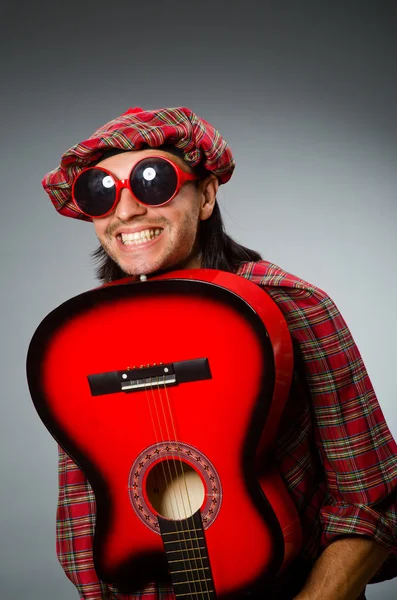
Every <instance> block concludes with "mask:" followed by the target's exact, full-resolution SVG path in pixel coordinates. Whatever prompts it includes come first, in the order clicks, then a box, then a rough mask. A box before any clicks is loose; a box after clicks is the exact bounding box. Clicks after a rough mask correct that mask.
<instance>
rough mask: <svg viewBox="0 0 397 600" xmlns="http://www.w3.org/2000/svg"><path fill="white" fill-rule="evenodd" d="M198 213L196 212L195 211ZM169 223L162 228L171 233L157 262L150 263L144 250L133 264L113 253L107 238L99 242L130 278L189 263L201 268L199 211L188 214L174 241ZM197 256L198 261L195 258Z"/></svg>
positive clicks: (175, 268) (176, 267) (164, 223)
mask: <svg viewBox="0 0 397 600" xmlns="http://www.w3.org/2000/svg"><path fill="white" fill-rule="evenodd" d="M195 212H196V211H195ZM167 225H168V222H167V221H165V220H164V221H163V224H162V225H159V226H161V227H162V228H163V229H164V230H165V229H166V228H167V229H168V231H170V232H171V234H170V237H169V239H168V243H167V245H166V247H165V248H164V249H163V250H162V251H161V255H160V256H159V258H158V259H157V260H150V261H148V260H147V259H146V258H145V255H144V253H145V249H144V247H143V248H142V254H143V256H137V257H135V258H131V262H130V261H129V260H128V258H126V259H125V260H124V261H123V260H121V259H120V258H119V257H118V256H117V253H116V252H114V251H113V249H112V247H111V243H110V240H111V239H112V238H111V237H110V236H108V238H109V241H107V239H106V238H105V239H104V240H99V242H100V244H101V245H102V248H103V249H104V250H105V252H106V254H108V256H110V258H111V259H112V260H113V261H114V262H115V263H116V264H117V265H118V266H119V267H120V269H121V270H122V271H123V272H124V273H125V274H126V275H129V276H132V277H134V276H139V275H150V274H153V273H156V272H157V271H170V270H177V269H183V268H185V266H186V265H187V264H188V263H191V262H195V263H197V265H198V266H199V264H198V263H199V258H198V256H199V254H200V253H199V248H198V245H197V232H198V226H199V218H198V211H197V215H196V214H194V215H192V214H186V216H185V219H184V221H183V222H182V224H181V227H180V228H179V230H178V231H177V232H176V236H175V237H176V239H173V236H172V228H169V227H167ZM196 255H197V260H195V256H196Z"/></svg>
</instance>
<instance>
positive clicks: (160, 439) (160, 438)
mask: <svg viewBox="0 0 397 600" xmlns="http://www.w3.org/2000/svg"><path fill="white" fill-rule="evenodd" d="M154 380H155V381H154ZM154 383H156V384H157V387H158V391H159V396H160V402H161V404H162V407H163V403H162V398H161V391H160V388H159V381H158V378H151V385H150V389H151V392H152V399H153V405H154V409H155V411H156V417H157V423H158V426H159V429H160V437H159V436H158V434H157V431H156V424H155V419H154V416H153V411H152V407H151V404H152V403H151V402H150V397H149V393H148V390H147V387H145V391H146V397H147V401H148V406H149V411H150V415H151V419H152V425H153V430H154V435H155V441H156V442H157V443H158V444H159V443H160V441H162V442H164V441H166V440H165V436H164V435H163V431H162V426H161V419H160V417H159V411H158V407H157V403H156V395H155V390H154V388H153V384H154ZM163 415H164V422H165V427H166V430H167V438H168V439H169V440H170V435H169V432H168V426H167V421H166V418H165V413H164V408H163ZM174 460H175V459H174ZM160 462H161V468H162V471H163V477H164V482H165V484H166V486H167V474H166V471H165V468H164V463H165V462H166V463H167V466H168V472H169V476H170V482H171V481H172V479H173V478H172V473H171V467H170V462H169V461H168V460H161V461H160ZM155 485H156V487H157V483H156V482H155ZM158 488H159V490H160V489H161V486H158ZM173 494H174V501H175V506H176V507H177V509H178V512H179V506H178V502H177V497H176V490H175V487H174V486H173ZM167 500H168V502H169V503H170V504H169V508H171V510H170V513H172V515H173V521H174V523H176V528H177V529H178V519H177V517H176V515H175V512H174V505H173V504H172V501H171V498H170V497H169V498H167ZM178 516H179V518H181V515H180V514H179V515H178ZM184 541H185V550H186V554H187V556H188V552H187V551H188V548H187V544H186V540H184ZM182 556H183V553H182ZM183 564H184V566H185V567H187V565H186V564H185V557H184V556H183ZM186 572H188V569H187V568H186ZM187 583H188V587H189V592H190V595H191V594H192V590H191V586H190V583H191V582H190V580H188V581H187Z"/></svg>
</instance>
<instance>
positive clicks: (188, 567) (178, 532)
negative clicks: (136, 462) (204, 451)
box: [152, 377, 197, 594]
mask: <svg viewBox="0 0 397 600" xmlns="http://www.w3.org/2000/svg"><path fill="white" fill-rule="evenodd" d="M156 383H157V391H158V395H159V399H160V404H161V408H162V413H163V418H164V423H165V427H166V433H167V439H168V440H169V441H170V442H171V441H172V440H171V435H170V432H169V429H168V422H167V417H166V414H165V410H164V402H163V398H162V393H161V387H160V384H162V385H163V386H164V388H165V389H166V383H165V377H163V381H162V382H161V381H159V378H158V377H156ZM152 391H153V390H152ZM170 416H171V422H172V415H170ZM173 429H174V440H175V443H176V444H178V440H177V438H176V433H175V427H173ZM178 452H179V450H178V445H177V453H178ZM172 462H173V464H174V473H175V476H176V481H177V485H178V487H179V494H180V498H181V501H182V506H183V510H184V517H185V518H186V506H185V502H184V498H183V494H182V488H181V483H180V477H178V469H177V462H176V460H175V455H173V456H172ZM167 463H168V465H169V461H167ZM180 463H181V464H182V461H181V460H180ZM169 468H170V466H169ZM169 474H170V483H171V482H172V480H173V478H172V474H171V470H170V471H169ZM181 475H182V477H183V478H184V472H183V468H182V467H181ZM166 483H167V480H166ZM173 489H174V497H175V503H176V506H177V509H178V516H179V519H180V520H181V515H180V512H179V505H178V502H177V498H176V490H175V486H173ZM187 498H188V500H189V496H188V494H187ZM174 522H175V528H176V533H177V539H178V541H179V543H180V545H181V547H182V544H181V540H182V541H183V542H184V544H185V548H184V550H185V555H184V553H183V551H182V561H181V562H183V566H184V567H185V571H186V573H188V572H189V571H192V566H191V562H192V560H193V559H192V558H190V557H189V548H188V546H187V541H188V539H187V538H186V537H185V536H182V538H181V537H180V533H183V531H182V530H179V523H178V520H177V519H175V518H174ZM181 526H182V527H183V525H181ZM190 543H191V546H192V551H193V540H192V539H190ZM185 557H186V559H187V561H188V563H189V565H187V564H186V559H185ZM194 561H195V562H196V569H197V560H196V557H195V556H194ZM187 583H188V587H189V591H190V594H191V587H190V584H191V583H194V582H191V580H190V579H189V578H187ZM194 588H195V593H197V590H196V585H194Z"/></svg>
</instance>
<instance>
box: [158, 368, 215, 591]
mask: <svg viewBox="0 0 397 600" xmlns="http://www.w3.org/2000/svg"><path fill="white" fill-rule="evenodd" d="M164 390H165V396H166V399H167V405H168V413H169V417H170V421H171V424H172V429H173V435H174V438H175V441H176V443H178V440H177V435H176V429H175V421H174V418H173V414H172V410H171V404H170V399H169V395H168V390H167V386H166V383H165V377H164ZM162 407H163V414H164V419H165V421H166V417H165V412H164V404H163V402H162ZM167 435H168V430H167ZM177 454H178V457H179V462H180V465H181V474H182V478H183V482H184V485H185V491H186V496H187V499H188V503H189V512H190V515H191V516H190V518H191V522H192V525H193V529H192V530H190V529H189V528H188V533H189V534H191V531H194V532H196V531H197V530H196V525H195V523H194V518H193V511H192V506H191V502H190V495H189V490H188V486H187V482H186V477H185V472H184V470H183V467H182V465H183V464H184V461H183V460H182V457H181V454H180V451H179V447H178V445H177ZM181 495H182V494H181ZM186 520H187V521H188V520H189V517H187V518H186ZM203 533H204V527H203ZM194 540H195V541H196V542H197V549H198V551H199V558H200V563H201V567H200V569H201V571H202V572H203V576H204V579H203V580H200V579H199V581H198V582H199V583H200V584H202V583H203V582H204V583H205V587H206V590H205V592H204V591H203V589H201V590H200V593H201V594H204V593H206V594H207V595H208V597H210V591H209V589H208V581H207V577H206V574H205V567H204V563H203V557H202V554H201V552H200V542H199V540H198V539H197V534H196V537H195V538H192V537H191V536H190V542H191V545H192V548H193V547H194V543H193V541H194ZM195 563H196V569H195V570H196V571H197V573H198V576H199V571H200V569H199V568H198V567H197V560H196V558H195ZM191 571H192V569H191Z"/></svg>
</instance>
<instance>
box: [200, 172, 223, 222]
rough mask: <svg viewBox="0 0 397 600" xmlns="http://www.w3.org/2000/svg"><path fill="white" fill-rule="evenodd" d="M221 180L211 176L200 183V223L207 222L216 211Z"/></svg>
mask: <svg viewBox="0 0 397 600" xmlns="http://www.w3.org/2000/svg"><path fill="white" fill-rule="evenodd" d="M218 188H219V180H218V178H217V176H216V175H209V176H208V177H206V179H203V180H201V181H200V183H199V185H198V192H199V195H200V221H206V220H207V219H209V218H210V216H211V215H212V211H213V210H214V206H215V200H216V194H217V192H218Z"/></svg>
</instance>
